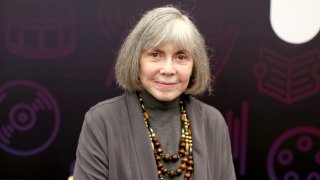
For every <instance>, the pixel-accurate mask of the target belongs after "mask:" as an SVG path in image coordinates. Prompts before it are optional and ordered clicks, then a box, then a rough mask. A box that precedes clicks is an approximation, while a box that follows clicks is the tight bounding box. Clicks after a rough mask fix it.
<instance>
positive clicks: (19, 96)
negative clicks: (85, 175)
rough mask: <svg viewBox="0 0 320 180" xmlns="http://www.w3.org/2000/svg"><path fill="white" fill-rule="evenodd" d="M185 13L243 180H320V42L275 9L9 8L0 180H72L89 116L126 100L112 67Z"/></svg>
mask: <svg viewBox="0 0 320 180" xmlns="http://www.w3.org/2000/svg"><path fill="white" fill-rule="evenodd" d="M167 3H170V4H174V5H177V6H179V7H181V8H182V9H185V10H186V11H188V12H190V14H191V16H192V17H193V18H194V20H195V23H196V24H197V26H198V27H199V29H200V31H201V32H202V33H203V35H204V37H205V39H206V42H207V45H208V50H209V54H210V57H211V63H212V74H213V75H214V76H215V77H216V78H215V83H214V87H215V92H214V96H210V97H208V96H205V97H202V98H201V99H202V100H203V101H205V102H206V103H208V104H210V105H213V106H215V107H216V108H218V109H219V110H220V111H221V112H222V114H223V115H224V116H225V118H226V121H227V123H228V126H229V130H230V136H231V141H232V150H233V156H234V163H235V167H236V173H237V177H238V179H273V180H275V179H292V180H298V179H301V180H302V179H308V180H320V129H319V128H320V127H319V126H320V111H319V106H320V98H319V94H320V91H319V86H320V36H319V35H318V36H316V37H315V38H314V39H312V40H311V41H309V42H307V43H304V44H300V45H292V44H288V43H286V42H284V41H281V40H280V39H279V38H278V37H277V36H276V35H275V33H274V32H273V30H272V28H271V25H270V21H269V7H270V1H269V0H261V1H256V0H247V1H237V0H224V1H222V0H198V1H195V0H184V1H177V0H175V1H165V0H163V1H158V0H90V1H89V0H50V1H49V0H1V1H0V34H1V35H0V37H1V38H0V179H6V178H7V179H10V178H22V179H66V178H67V177H68V176H69V175H70V174H71V173H72V166H73V162H74V160H75V150H76V146H77V140H78V136H79V133H80V130H81V126H82V122H83V117H84V114H85V112H86V111H87V110H88V109H89V108H90V107H91V106H93V105H94V104H96V103H97V102H99V101H102V100H105V99H108V98H111V97H113V96H116V95H120V94H121V93H122V92H123V91H122V90H121V89H119V88H118V87H117V86H116V84H115V82H114V75H113V66H114V61H115V57H116V53H117V51H118V48H119V46H120V44H121V42H122V41H123V38H124V37H125V36H126V35H127V34H128V31H129V30H130V27H132V25H133V24H135V22H136V20H137V19H139V17H140V15H141V14H142V13H143V12H144V11H145V10H146V9H149V8H152V7H157V6H159V5H164V4H167Z"/></svg>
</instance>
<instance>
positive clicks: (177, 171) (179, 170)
mask: <svg viewBox="0 0 320 180" xmlns="http://www.w3.org/2000/svg"><path fill="white" fill-rule="evenodd" d="M182 172H183V170H182V169H180V168H178V169H177V170H176V173H177V175H178V176H179V175H180V174H182Z"/></svg>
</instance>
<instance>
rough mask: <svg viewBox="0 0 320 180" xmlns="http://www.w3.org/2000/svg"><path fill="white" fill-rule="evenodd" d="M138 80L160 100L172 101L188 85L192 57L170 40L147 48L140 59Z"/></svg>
mask: <svg viewBox="0 0 320 180" xmlns="http://www.w3.org/2000/svg"><path fill="white" fill-rule="evenodd" d="M139 62H140V73H141V74H140V80H141V83H142V86H143V87H144V89H146V90H147V91H148V92H149V93H150V94H151V95H152V96H154V97H155V98H156V99H158V100H160V101H172V100H174V99H175V98H177V97H178V96H180V95H181V94H182V93H183V92H184V91H185V90H186V89H187V87H188V84H189V79H190V77H191V74H192V68H193V58H192V54H191V53H190V52H189V51H186V50H182V49H179V48H178V47H177V46H175V45H174V43H172V42H168V43H166V44H164V45H163V46H159V47H155V48H151V49H147V50H145V51H143V52H142V54H141V56H140V59H139Z"/></svg>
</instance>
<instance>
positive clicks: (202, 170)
mask: <svg viewBox="0 0 320 180" xmlns="http://www.w3.org/2000/svg"><path fill="white" fill-rule="evenodd" d="M193 101H195V100H194V99H193V98H191V97H190V98H189V102H187V106H186V108H187V113H188V117H189V121H190V126H191V131H192V141H193V158H194V162H195V164H194V172H193V179H194V180H199V179H201V180H207V179H208V174H207V168H208V167H207V164H208V163H207V151H206V150H205V149H206V144H205V140H206V137H205V131H204V130H205V124H204V117H203V114H202V111H201V109H200V107H199V106H196V103H195V102H193ZM191 103H192V104H193V106H190V104H191Z"/></svg>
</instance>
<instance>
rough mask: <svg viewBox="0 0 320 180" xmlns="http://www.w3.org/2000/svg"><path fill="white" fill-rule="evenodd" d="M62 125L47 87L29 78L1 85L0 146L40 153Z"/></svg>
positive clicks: (19, 152)
mask: <svg viewBox="0 0 320 180" xmlns="http://www.w3.org/2000/svg"><path fill="white" fill-rule="evenodd" d="M59 128H60V111H59V108H58V106H57V103H56V101H55V99H54V98H53V96H52V95H51V94H50V93H49V91H48V90H46V89H45V88H43V87H41V86H40V85H39V84H37V83H35V82H32V81H27V80H18V81H12V82H8V83H6V84H3V85H2V86H0V149H2V150H4V151H6V152H8V153H11V154H13V155H17V156H31V155H34V154H37V153H39V152H41V151H44V150H45V149H46V148H48V147H49V146H50V145H51V144H52V142H53V141H54V139H55V138H56V136H57V134H58V131H59Z"/></svg>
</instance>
